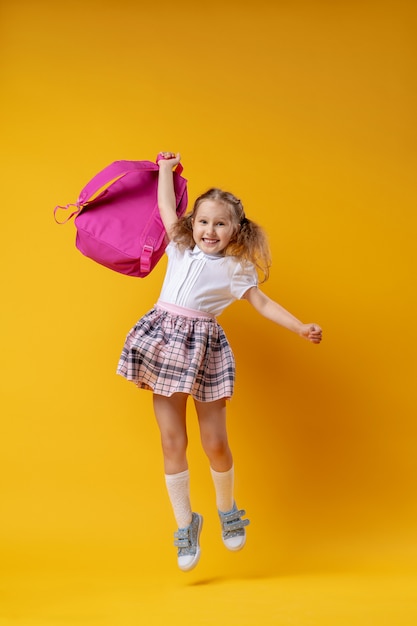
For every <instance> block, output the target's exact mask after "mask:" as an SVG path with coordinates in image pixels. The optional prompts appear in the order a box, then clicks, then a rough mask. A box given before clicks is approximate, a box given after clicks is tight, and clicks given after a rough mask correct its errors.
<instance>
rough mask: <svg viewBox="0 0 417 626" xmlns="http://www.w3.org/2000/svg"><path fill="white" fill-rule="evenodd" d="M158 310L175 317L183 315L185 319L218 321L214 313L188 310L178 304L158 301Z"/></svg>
mask: <svg viewBox="0 0 417 626" xmlns="http://www.w3.org/2000/svg"><path fill="white" fill-rule="evenodd" d="M156 308H157V309H163V310H164V311H168V313H172V314H173V315H182V316H183V317H201V318H206V319H210V320H214V319H216V316H215V315H213V314H212V313H206V312H205V311H197V310H196V309H187V308H186V307H184V306H178V305H177V304H171V303H169V302H161V300H158V302H157V303H156Z"/></svg>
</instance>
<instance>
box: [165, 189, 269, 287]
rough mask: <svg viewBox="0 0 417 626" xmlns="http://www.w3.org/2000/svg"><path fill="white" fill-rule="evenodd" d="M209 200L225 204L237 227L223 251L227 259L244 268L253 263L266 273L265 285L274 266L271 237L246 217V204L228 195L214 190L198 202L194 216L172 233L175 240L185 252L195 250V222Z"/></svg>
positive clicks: (179, 223)
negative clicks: (234, 258)
mask: <svg viewBox="0 0 417 626" xmlns="http://www.w3.org/2000/svg"><path fill="white" fill-rule="evenodd" d="M205 200H215V201H217V202H221V203H222V204H223V205H224V206H225V207H226V208H227V209H228V211H229V216H230V219H231V221H232V224H233V226H234V231H233V234H232V237H231V239H230V242H229V243H228V245H227V246H226V248H225V249H224V250H223V254H224V256H234V257H236V258H237V259H238V260H239V261H240V262H241V263H242V264H245V263H253V265H255V267H256V268H257V269H258V270H259V271H260V272H262V274H263V277H262V280H261V281H260V282H265V281H266V280H267V279H268V277H269V268H270V266H271V254H270V250H269V244H268V239H267V236H266V234H265V232H264V230H263V229H262V228H261V227H260V226H259V225H258V224H256V223H255V222H253V221H252V220H250V219H248V218H247V217H246V216H245V211H244V209H243V205H242V202H241V201H240V200H239V198H237V197H236V196H234V195H233V194H232V193H230V192H228V191H222V190H221V189H217V188H212V189H209V190H208V191H206V192H205V193H203V194H202V195H201V196H199V197H198V198H197V200H196V201H195V203H194V207H193V209H192V211H191V212H190V213H187V214H186V215H184V216H183V217H181V218H180V219H179V220H178V222H176V224H175V225H174V227H173V229H172V233H171V236H172V239H173V241H175V242H176V243H177V244H178V245H179V246H180V247H181V248H182V249H187V248H188V249H192V248H194V246H195V241H194V239H193V219H194V218H195V216H196V214H197V211H198V208H199V206H200V205H201V204H202V203H203V202H204V201H205Z"/></svg>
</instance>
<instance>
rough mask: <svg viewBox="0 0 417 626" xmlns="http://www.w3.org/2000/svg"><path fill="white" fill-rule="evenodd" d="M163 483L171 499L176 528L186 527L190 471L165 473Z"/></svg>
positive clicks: (188, 517) (189, 510)
mask: <svg viewBox="0 0 417 626" xmlns="http://www.w3.org/2000/svg"><path fill="white" fill-rule="evenodd" d="M165 483H166V486H167V489H168V495H169V499H170V500H171V504H172V508H173V511H174V517H175V520H176V522H177V524H178V528H186V527H187V526H188V525H189V524H190V523H191V517H192V511H191V504H190V472H189V471H188V469H187V470H185V471H184V472H179V474H165Z"/></svg>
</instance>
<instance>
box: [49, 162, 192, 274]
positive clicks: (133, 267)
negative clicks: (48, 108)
mask: <svg viewBox="0 0 417 626" xmlns="http://www.w3.org/2000/svg"><path fill="white" fill-rule="evenodd" d="M182 169H183V168H182V166H181V164H179V165H177V167H176V170H175V171H174V173H173V174H174V190H175V197H176V205H177V215H178V217H181V215H183V214H184V213H185V210H186V208H187V200H188V197H187V181H186V179H185V178H183V177H182V176H181V172H182ZM158 170H159V167H158V165H157V164H156V163H152V162H151V161H115V162H114V163H112V164H111V165H108V166H107V167H105V168H104V170H102V171H101V172H99V173H98V174H96V176H94V178H93V179H92V180H90V182H89V183H88V184H87V185H86V186H85V187H84V189H82V191H81V192H80V195H79V198H78V200H77V202H76V204H67V205H66V206H57V207H55V210H54V216H55V221H56V222H57V223H58V224H65V223H66V222H68V220H70V219H71V218H72V217H73V216H74V215H76V218H75V220H74V223H75V226H76V228H77V235H76V240H75V245H76V246H77V248H78V250H80V252H82V253H83V254H84V255H85V256H87V257H89V258H90V259H93V260H94V261H96V262H97V263H100V264H101V265H104V266H105V267H108V268H110V269H112V270H114V271H116V272H120V273H121V274H127V275H128V276H137V277H139V278H143V277H144V276H147V274H149V272H150V271H151V270H152V269H153V268H154V267H155V265H156V264H157V263H158V261H159V260H160V258H161V257H162V255H163V253H164V251H165V248H166V245H167V239H166V233H165V229H164V226H163V224H162V221H161V218H160V215H159V210H158V203H157V189H158ZM70 207H76V210H75V211H73V213H71V215H70V216H69V217H68V218H67V219H66V220H64V221H63V222H59V221H58V220H57V218H56V213H57V211H58V209H63V210H68V209H69V208H70Z"/></svg>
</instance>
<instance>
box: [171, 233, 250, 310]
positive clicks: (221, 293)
mask: <svg viewBox="0 0 417 626" xmlns="http://www.w3.org/2000/svg"><path fill="white" fill-rule="evenodd" d="M166 254H167V256H168V267H167V271H166V274H165V279H164V283H163V285H162V290H161V294H160V297H159V299H160V300H161V301H162V302H166V303H169V304H175V305H177V306H182V307H186V308H188V309H194V310H196V311H204V312H205V313H211V314H212V315H220V313H221V312H222V311H224V309H225V308H226V307H227V306H229V304H231V303H232V302H234V301H235V300H240V299H241V298H242V297H243V296H244V295H245V293H246V291H247V290H248V289H250V288H251V287H255V286H257V284H258V275H257V272H256V268H255V266H254V265H253V264H251V263H249V264H247V265H246V264H245V266H243V265H242V263H240V262H239V261H238V260H237V259H235V258H234V257H232V256H217V255H210V254H205V253H204V252H202V250H200V249H199V248H198V246H195V247H194V249H193V250H181V249H180V248H179V247H178V245H177V244H176V243H174V242H172V241H171V242H170V243H169V244H168V246H167V248H166Z"/></svg>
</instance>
